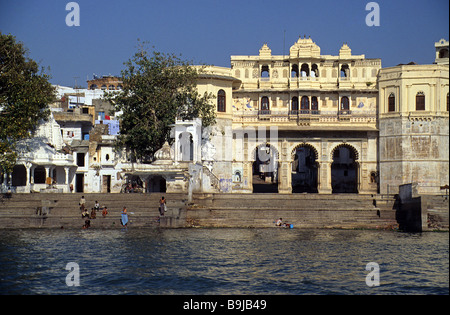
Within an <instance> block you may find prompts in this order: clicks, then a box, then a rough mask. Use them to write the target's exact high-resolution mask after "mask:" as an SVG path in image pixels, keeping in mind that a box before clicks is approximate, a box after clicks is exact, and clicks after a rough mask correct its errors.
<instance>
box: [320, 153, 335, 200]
mask: <svg viewBox="0 0 450 315" xmlns="http://www.w3.org/2000/svg"><path fill="white" fill-rule="evenodd" d="M319 177H320V178H319V187H318V192H319V194H331V193H332V192H333V189H332V187H331V162H328V161H325V162H320V163H319Z"/></svg>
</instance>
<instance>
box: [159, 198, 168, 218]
mask: <svg viewBox="0 0 450 315" xmlns="http://www.w3.org/2000/svg"><path fill="white" fill-rule="evenodd" d="M166 211H167V208H166V199H165V198H164V196H162V197H161V199H159V214H160V216H164V212H166Z"/></svg>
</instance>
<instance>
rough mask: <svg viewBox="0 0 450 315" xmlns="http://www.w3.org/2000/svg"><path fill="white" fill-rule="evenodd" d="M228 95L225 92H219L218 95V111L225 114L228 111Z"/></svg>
mask: <svg viewBox="0 0 450 315" xmlns="http://www.w3.org/2000/svg"><path fill="white" fill-rule="evenodd" d="M225 104H226V94H225V91H224V90H219V92H218V93H217V111H218V112H225V111H226V105H225Z"/></svg>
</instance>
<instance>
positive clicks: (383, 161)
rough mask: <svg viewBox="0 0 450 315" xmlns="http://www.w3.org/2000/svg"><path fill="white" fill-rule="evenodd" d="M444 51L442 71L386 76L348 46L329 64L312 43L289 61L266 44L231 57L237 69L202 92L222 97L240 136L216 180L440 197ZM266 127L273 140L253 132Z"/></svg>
mask: <svg viewBox="0 0 450 315" xmlns="http://www.w3.org/2000/svg"><path fill="white" fill-rule="evenodd" d="M435 46H436V60H435V63H434V64H429V65H416V64H408V65H398V66H396V67H391V68H384V69H383V68H382V65H381V60H380V59H369V58H366V57H365V55H354V54H352V51H351V49H350V47H349V46H348V45H347V44H343V45H342V47H341V48H340V50H339V54H338V55H324V54H322V53H321V49H320V47H319V46H318V45H317V44H316V43H314V42H313V40H312V39H311V38H306V37H305V38H299V39H298V41H297V42H296V43H295V44H294V45H293V46H292V47H291V48H290V50H289V55H285V56H281V55H272V52H271V49H270V48H269V47H268V45H267V44H264V45H263V46H262V47H261V49H260V50H259V54H258V55H255V56H231V68H217V67H212V68H210V69H207V70H206V72H207V74H205V75H204V79H203V80H202V81H201V82H199V89H205V90H207V91H209V92H212V93H214V94H215V95H217V114H218V118H219V119H218V121H219V123H218V125H219V126H221V127H224V126H232V129H233V131H234V132H233V135H232V137H233V139H228V140H229V141H228V142H227V141H220V142H219V146H223V147H222V148H221V149H222V150H226V151H227V152H228V151H230V150H231V151H232V156H231V155H228V157H229V160H221V161H215V163H214V164H215V166H213V168H212V172H213V173H214V174H216V176H217V177H218V178H223V179H229V178H230V176H231V183H230V184H229V185H227V186H226V189H227V190H231V191H245V192H263V191H272V192H279V193H319V194H320V193H325V194H329V193H360V194H372V193H374V194H375V193H380V192H381V193H394V192H396V191H398V186H399V185H401V184H404V183H410V182H414V183H418V186H419V187H418V189H419V191H421V192H422V193H433V192H437V191H439V189H440V187H441V186H443V185H446V184H448V181H449V175H448V174H449V173H448V162H449V159H448V119H449V116H448V110H449V105H448V104H449V103H448V102H449V100H448V99H449V96H448V95H449V94H448V93H449V87H448V79H449V73H448V70H449V63H448V60H449V59H448V41H445V40H440V41H439V42H437V43H436V44H435ZM431 52H432V51H431ZM208 73H209V75H208ZM260 127H265V128H266V129H267V135H266V137H265V138H266V139H267V140H266V141H264V136H263V137H261V135H258V136H257V138H256V139H251V137H252V136H254V135H255V134H254V133H252V132H246V130H250V131H252V130H257V129H258V128H260ZM270 127H276V128H277V137H276V138H275V139H274V141H273V142H272V141H271V140H270V135H269V128H270ZM240 130H243V132H239V131H240ZM240 133H243V135H244V137H240ZM225 135H227V133H225ZM228 136H230V135H228ZM261 138H263V139H262V141H261ZM252 140H253V141H252ZM227 143H228V144H231V143H233V145H232V146H230V145H227ZM213 144H214V143H213ZM219 151H220V150H219ZM261 152H263V154H257V153H261ZM216 153H217V150H216ZM221 156H222V157H225V156H227V155H226V154H222V155H221ZM261 156H263V157H264V156H266V158H263V160H265V161H261ZM267 161H269V164H270V165H267V164H268V163H267Z"/></svg>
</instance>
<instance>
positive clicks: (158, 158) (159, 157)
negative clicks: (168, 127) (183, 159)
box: [154, 141, 173, 163]
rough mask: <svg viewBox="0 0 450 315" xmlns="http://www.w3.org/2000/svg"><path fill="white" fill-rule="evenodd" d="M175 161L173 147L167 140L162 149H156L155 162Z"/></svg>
mask: <svg viewBox="0 0 450 315" xmlns="http://www.w3.org/2000/svg"><path fill="white" fill-rule="evenodd" d="M172 161H173V152H172V148H171V147H170V145H169V143H168V142H167V141H166V142H165V143H164V145H163V146H162V148H161V149H159V150H158V151H156V153H155V162H154V163H158V162H160V163H161V162H162V163H164V162H172Z"/></svg>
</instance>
